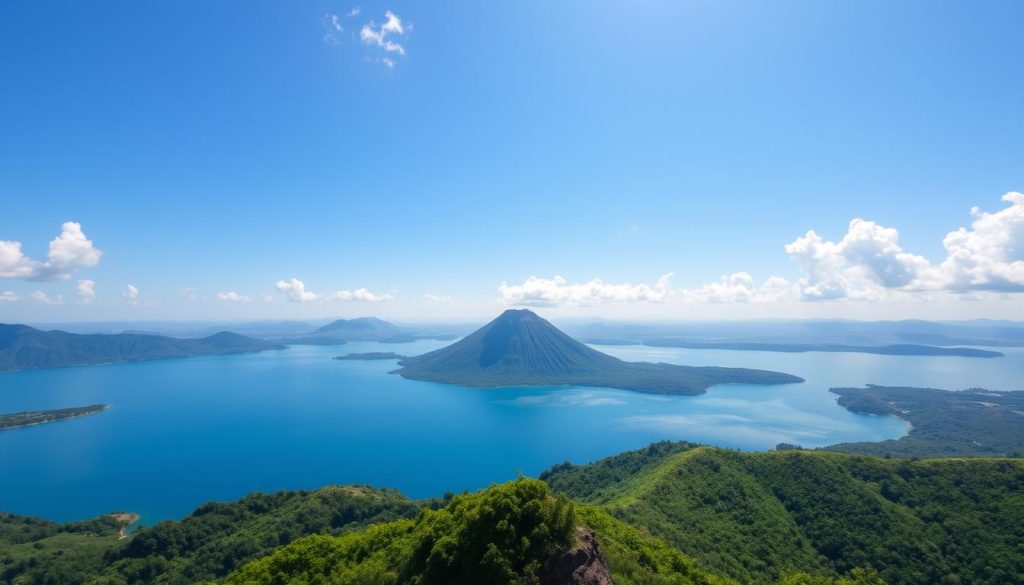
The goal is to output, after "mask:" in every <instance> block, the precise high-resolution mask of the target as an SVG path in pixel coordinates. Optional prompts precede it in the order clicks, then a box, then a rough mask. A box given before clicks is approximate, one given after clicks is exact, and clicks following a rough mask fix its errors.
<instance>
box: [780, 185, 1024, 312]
mask: <svg viewBox="0 0 1024 585" xmlns="http://www.w3.org/2000/svg"><path fill="white" fill-rule="evenodd" d="M1002 200H1003V201H1005V202H1007V203H1009V207H1006V208H1005V209H1002V210H1001V211H997V212H995V213H986V212H983V211H981V210H980V209H978V208H977V207H975V208H973V209H972V210H971V215H972V216H973V217H974V221H973V222H972V223H971V227H970V229H967V228H960V229H958V230H956V231H953V232H949V233H948V234H946V237H945V238H944V239H943V241H942V243H943V245H944V246H945V248H946V258H945V259H944V260H943V261H942V263H941V264H939V265H938V266H936V265H933V264H931V263H930V262H928V260H926V259H925V258H923V257H921V256H918V255H915V254H911V253H909V252H906V251H905V250H903V248H902V247H901V246H900V243H899V233H898V232H897V231H896V229H894V228H888V227H884V226H881V225H878V224H877V223H875V222H873V221H866V220H863V219H854V220H853V221H851V222H850V226H849V229H848V230H847V233H846V235H845V236H843V239H842V240H840V241H839V242H830V241H825V240H824V239H822V238H821V236H819V235H818V234H817V233H815V232H814V230H811V231H809V232H807V234H806V235H804V236H803V237H800V238H797V239H796V240H795V241H793V242H792V243H790V244H789V245H787V246H786V252H787V253H789V255H790V257H791V258H793V259H794V260H796V261H797V262H799V263H800V266H801V268H802V270H803V277H802V278H801V279H800V281H799V283H798V286H799V289H800V294H801V296H802V298H803V299H804V300H828V299H842V298H853V299H869V300H878V299H883V298H887V297H889V296H891V295H892V294H893V293H916V294H923V293H926V292H928V291H931V292H936V291H947V292H954V293H961V295H962V296H961V298H966V295H964V294H963V293H968V292H972V291H974V292H977V291H981V292H994V293H1016V292H1024V194H1021V193H1016V192H1013V193H1007V194H1005V195H1003V197H1002Z"/></svg>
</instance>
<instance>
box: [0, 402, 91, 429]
mask: <svg viewBox="0 0 1024 585" xmlns="http://www.w3.org/2000/svg"><path fill="white" fill-rule="evenodd" d="M106 409H107V405H106V404H92V405H90V406H75V407H72V408H58V409H55V410H26V411H24V412H12V413H8V414H0V430H3V429H16V428H18V427H27V426H29V425H38V424H43V423H48V422H54V421H58V420H64V419H67V418H74V417H76V416H84V415H87V414H95V413H97V412H103V411H104V410H106Z"/></svg>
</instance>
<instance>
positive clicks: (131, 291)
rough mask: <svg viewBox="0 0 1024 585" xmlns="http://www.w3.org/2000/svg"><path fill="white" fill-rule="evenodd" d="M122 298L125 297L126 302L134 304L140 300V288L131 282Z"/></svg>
mask: <svg viewBox="0 0 1024 585" xmlns="http://www.w3.org/2000/svg"><path fill="white" fill-rule="evenodd" d="M121 298H123V299H124V302H126V303H128V304H129V305H134V304H135V303H138V302H139V289H138V288H137V287H136V286H134V285H131V284H129V285H128V286H126V287H125V289H124V294H123V295H121Z"/></svg>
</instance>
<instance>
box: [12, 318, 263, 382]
mask: <svg viewBox="0 0 1024 585" xmlns="http://www.w3.org/2000/svg"><path fill="white" fill-rule="evenodd" d="M269 349H283V346H281V345H278V344H275V343H270V342H267V341H260V340H258V339H252V338H249V337H244V336H242V335H238V334H236V333H226V332H222V333H217V334H215V335H211V336H209V337H203V338H200V339H179V338H176V337H164V336H161V335H143V334H135V333H117V334H99V333H97V334H92V335H78V334H75V333H67V332H65V331H40V330H39V329H34V328H32V327H28V326H27V325H4V324H0V371H3V370H24V369H29V368H51V367H59V366H83V365H91V364H108V363H115V362H131V361H141V360H155V359H165V358H180V357H189V356H194V355H211V354H230V353H248V352H255V351H265V350H269Z"/></svg>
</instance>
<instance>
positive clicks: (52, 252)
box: [0, 221, 103, 280]
mask: <svg viewBox="0 0 1024 585" xmlns="http://www.w3.org/2000/svg"><path fill="white" fill-rule="evenodd" d="M102 256H103V252H101V251H100V250H98V249H97V248H95V247H94V246H93V244H92V240H89V239H88V238H86V237H85V234H84V233H83V232H82V226H81V225H80V224H78V223H75V222H73V221H69V222H65V223H64V224H63V225H62V226H61V233H60V235H59V236H57V237H56V238H54V239H53V240H51V241H50V248H49V252H48V253H47V255H46V260H44V261H38V260H33V259H31V258H29V257H28V256H25V254H24V253H22V251H21V242H13V241H0V278H21V279H24V280H67V279H69V278H71V276H72V275H73V274H75V273H76V272H78V271H79V270H83V269H85V268H92V267H93V266H96V265H97V264H99V263H100V258H101V257H102Z"/></svg>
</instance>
